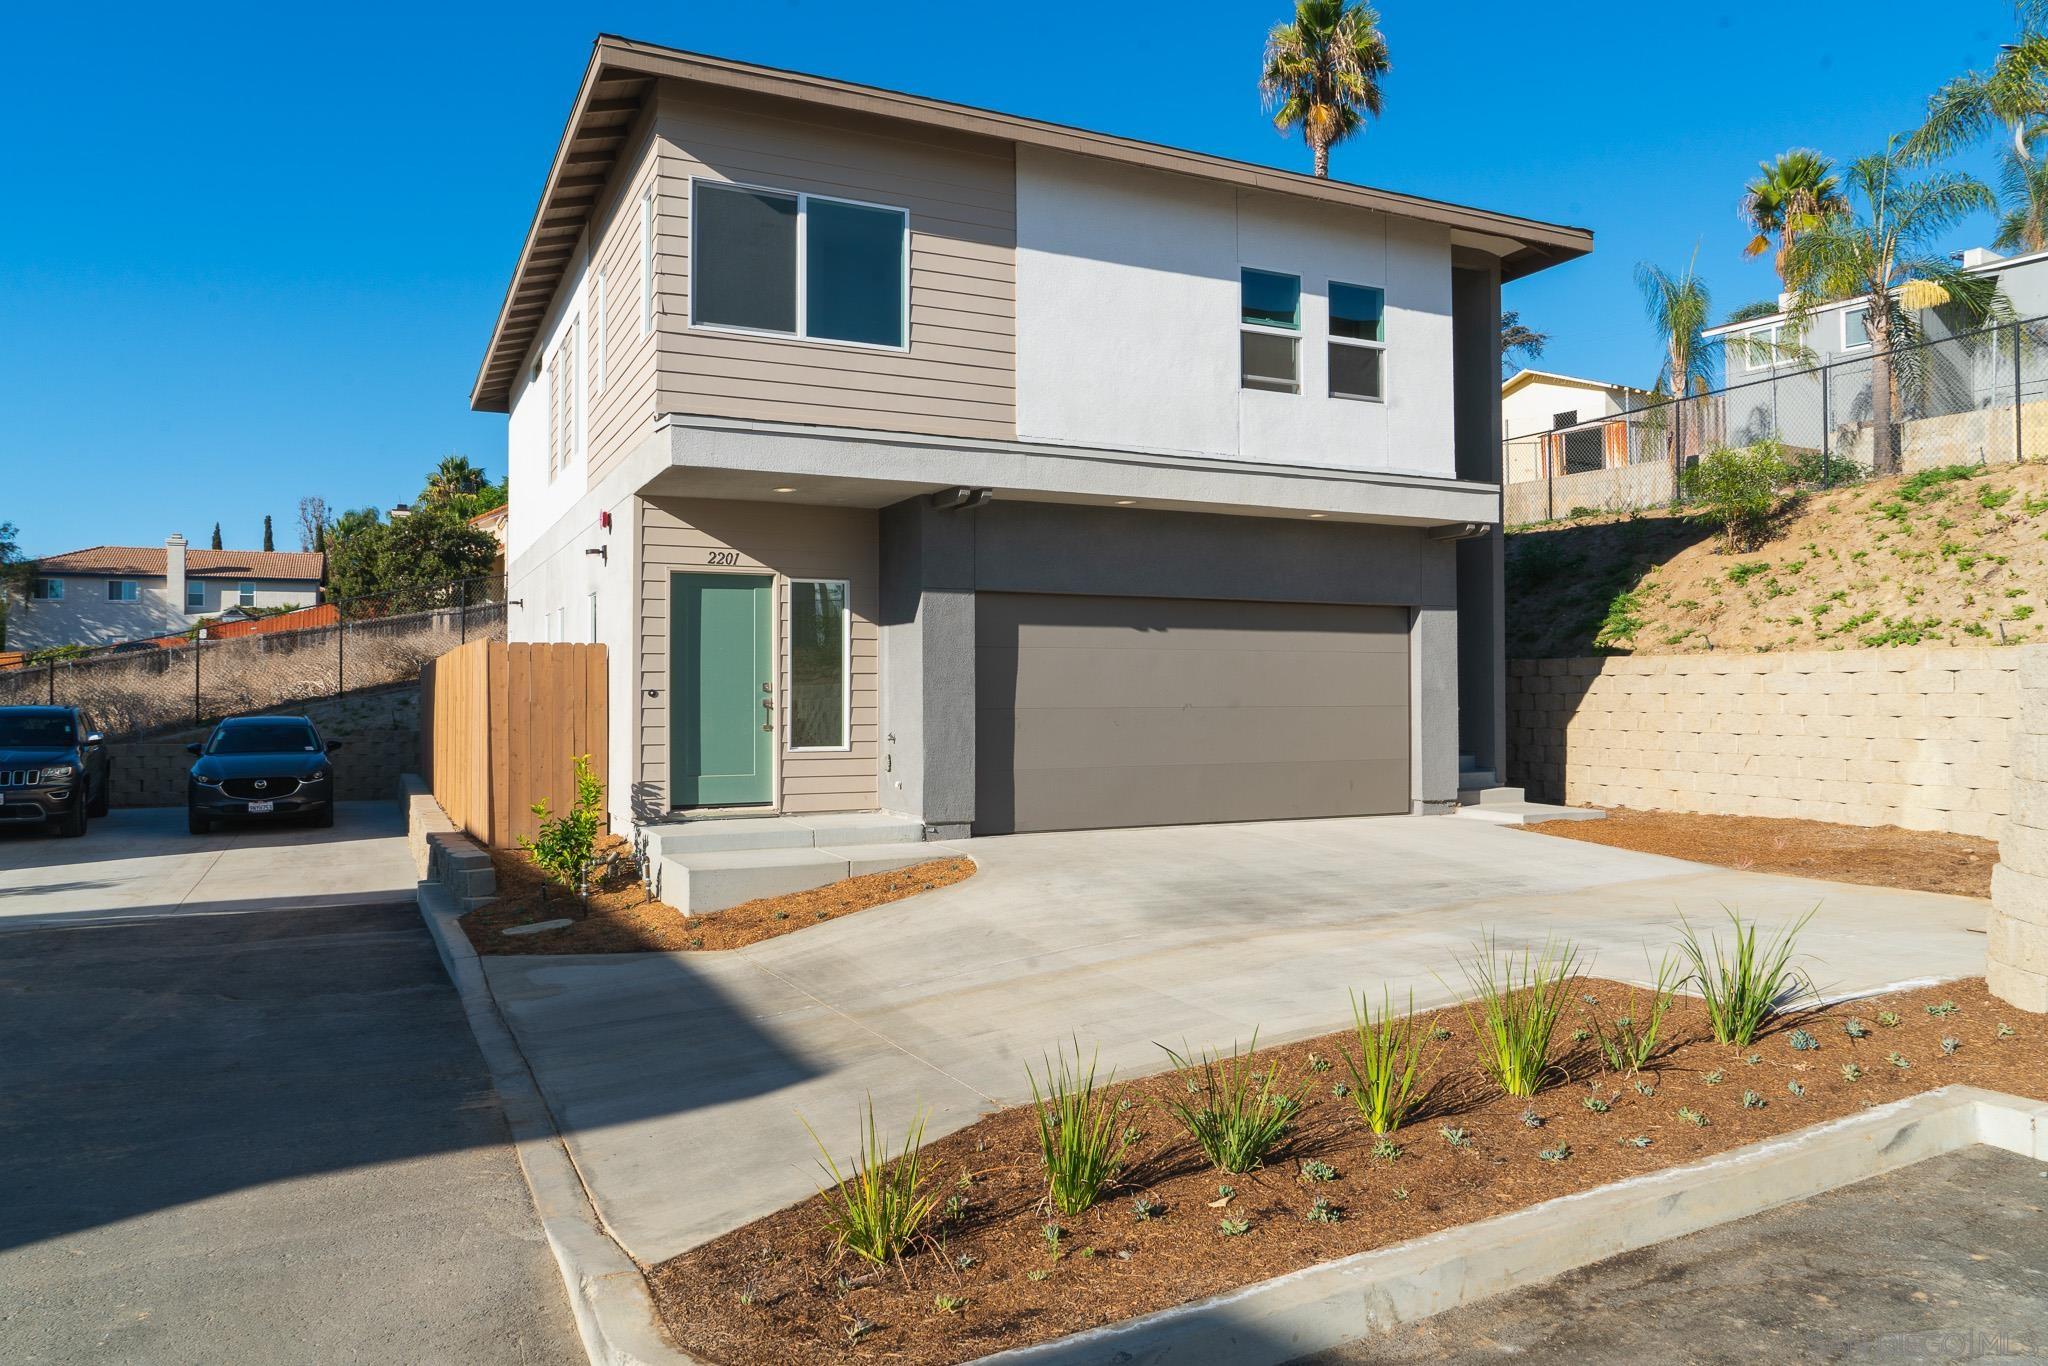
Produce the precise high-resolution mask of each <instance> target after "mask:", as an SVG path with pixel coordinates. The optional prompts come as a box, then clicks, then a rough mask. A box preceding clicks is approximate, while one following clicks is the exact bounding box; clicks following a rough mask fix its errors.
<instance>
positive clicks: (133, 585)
mask: <svg viewBox="0 0 2048 1366" xmlns="http://www.w3.org/2000/svg"><path fill="white" fill-rule="evenodd" d="M123 588H125V589H127V590H128V591H127V592H125V593H123V592H120V591H119V590H120V589H123ZM107 601H108V602H141V601H142V584H141V583H140V582H138V581H137V580H135V579H108V580H107Z"/></svg>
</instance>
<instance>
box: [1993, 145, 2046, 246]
mask: <svg viewBox="0 0 2048 1366" xmlns="http://www.w3.org/2000/svg"><path fill="white" fill-rule="evenodd" d="M1998 204H1999V209H2000V213H1999V216H1998V236H1997V237H1995V238H1993V239H1992V241H1991V245H1992V246H1994V247H2000V248H2003V249H2004V250H2006V251H2048V162H2042V161H2033V160H2022V159H2021V158H2020V157H2019V156H2018V154H2016V153H2014V152H2007V153H2006V154H2005V155H2004V156H2003V157H2002V158H2000V160H1999V167H1998Z"/></svg>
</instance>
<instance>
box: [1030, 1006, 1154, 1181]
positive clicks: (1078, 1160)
mask: <svg viewBox="0 0 2048 1366" xmlns="http://www.w3.org/2000/svg"><path fill="white" fill-rule="evenodd" d="M1024 1075H1025V1077H1026V1078H1027V1079H1028V1080H1029V1081H1030V1083H1031V1103H1032V1108H1033V1110H1034V1111H1035V1113H1036V1114H1037V1117H1038V1153H1039V1157H1040V1159H1041V1160H1043V1161H1044V1163H1045V1183H1046V1195H1045V1198H1046V1201H1047V1203H1048V1204H1050V1205H1051V1206H1052V1208H1053V1210H1054V1211H1055V1212H1057V1213H1060V1214H1079V1213H1080V1212H1081V1211H1082V1210H1085V1209H1087V1208H1088V1207H1089V1206H1091V1205H1093V1204H1094V1203H1095V1202H1096V1200H1097V1199H1099V1198H1100V1197H1101V1195H1102V1192H1103V1189H1104V1188H1105V1187H1107V1186H1108V1185H1109V1183H1110V1182H1112V1181H1114V1180H1115V1179H1116V1174H1117V1170H1118V1169H1119V1168H1120V1167H1121V1166H1122V1165H1123V1151H1124V1148H1125V1147H1127V1146H1129V1145H1128V1143H1125V1142H1119V1141H1118V1139H1117V1136H1116V1134H1115V1132H1114V1131H1115V1128H1116V1111H1115V1108H1114V1107H1113V1106H1112V1105H1111V1104H1110V1102H1109V1097H1107V1096H1105V1095H1103V1094H1102V1091H1103V1090H1106V1089H1108V1087H1109V1086H1110V1085H1111V1084H1112V1083H1113V1082H1115V1080H1116V1073H1114V1072H1111V1073H1110V1074H1109V1076H1108V1077H1106V1078H1104V1079H1103V1081H1102V1084H1101V1087H1100V1088H1098V1087H1097V1085H1096V1081H1095V1058H1093V1057H1091V1058H1089V1059H1088V1070H1087V1071H1085V1072H1084V1071H1082V1070H1081V1041H1080V1040H1079V1039H1078V1038H1077V1039H1075V1040H1074V1058H1073V1062H1072V1064H1071V1065H1069V1063H1068V1061H1067V1052H1066V1050H1065V1049H1064V1048H1062V1049H1061V1050H1060V1056H1059V1065H1058V1067H1057V1068H1055V1067H1054V1065H1053V1060H1052V1059H1051V1058H1047V1059H1046V1060H1045V1085H1044V1086H1043V1088H1041V1087H1040V1086H1039V1081H1038V1074H1037V1073H1036V1072H1034V1071H1032V1070H1031V1067H1030V1065H1029V1064H1028V1063H1027V1064H1026V1065H1025V1068H1024Z"/></svg>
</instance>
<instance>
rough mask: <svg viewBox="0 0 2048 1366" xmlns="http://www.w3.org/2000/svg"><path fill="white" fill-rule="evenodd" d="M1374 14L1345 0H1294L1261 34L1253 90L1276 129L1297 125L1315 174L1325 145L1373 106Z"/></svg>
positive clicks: (1381, 51)
mask: <svg viewBox="0 0 2048 1366" xmlns="http://www.w3.org/2000/svg"><path fill="white" fill-rule="evenodd" d="M1379 23H1380V17H1379V15H1378V14H1376V13H1374V12H1373V11H1372V10H1370V9H1368V8H1367V7H1365V6H1364V5H1356V6H1354V5H1352V4H1351V3H1350V0H1295V4H1294V22H1292V23H1288V24H1275V25H1274V26H1273V29H1272V31H1271V32H1270V33H1268V34H1267V35H1266V69H1265V74H1264V75H1262V76H1260V78H1259V94H1260V95H1261V96H1263V97H1264V99H1265V102H1266V108H1268V109H1272V110H1275V113H1274V115H1273V126H1274V127H1275V128H1278V129H1279V130H1280V131H1281V132H1282V133H1285V132H1287V131H1288V130H1289V129H1292V128H1294V127H1297V126H1299V127H1300V129H1301V136H1302V139H1303V140H1304V141H1305V142H1307V143H1308V146H1309V150H1310V151H1311V152H1312V153H1314V155H1315V170H1316V174H1317V175H1319V176H1323V177H1328V175H1329V174H1330V148H1332V147H1334V146H1335V145H1336V144H1338V143H1340V142H1342V141H1343V140H1344V139H1346V138H1348V137H1350V136H1351V135H1352V134H1354V133H1356V132H1358V131H1359V130H1360V129H1362V128H1364V127H1365V120H1366V117H1367V116H1368V115H1370V116H1372V117H1373V118H1378V117H1379V113H1380V103H1381V99H1380V79H1381V78H1382V77H1383V76H1385V75H1386V74H1387V70H1388V66H1387V39H1386V35H1384V34H1382V33H1381V32H1380V29H1379Z"/></svg>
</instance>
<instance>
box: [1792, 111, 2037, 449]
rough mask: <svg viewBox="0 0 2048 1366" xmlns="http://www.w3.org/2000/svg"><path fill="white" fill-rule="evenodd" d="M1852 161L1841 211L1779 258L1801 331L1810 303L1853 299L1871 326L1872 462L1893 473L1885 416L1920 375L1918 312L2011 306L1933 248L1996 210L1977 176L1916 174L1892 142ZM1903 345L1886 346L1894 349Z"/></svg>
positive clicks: (1980, 315)
mask: <svg viewBox="0 0 2048 1366" xmlns="http://www.w3.org/2000/svg"><path fill="white" fill-rule="evenodd" d="M1896 142H1897V140H1896V139H1894V145H1892V146H1889V147H1887V148H1886V149H1885V150H1884V151H1883V152H1879V153H1874V154H1872V155H1870V156H1866V157H1859V158H1858V159H1857V160H1856V161H1855V162H1853V163H1851V164H1850V166H1849V168H1848V172H1847V177H1846V178H1847V182H1848V187H1849V199H1850V207H1849V209H1848V210H1846V211H1845V212H1842V213H1838V214H1835V215H1833V216H1831V217H1829V218H1827V219H1826V220H1824V221H1822V222H1821V223H1819V224H1816V225H1815V226H1814V227H1812V228H1810V229H1809V230H1807V231H1806V232H1803V233H1801V234H1800V235H1799V238H1798V240H1797V241H1795V242H1794V243H1793V244H1792V248H1791V250H1790V251H1788V252H1787V253H1786V255H1785V265H1786V273H1787V278H1788V281H1789V282H1790V283H1791V285H1792V295H1793V308H1792V321H1793V324H1794V326H1795V327H1796V329H1797V330H1799V331H1801V332H1804V331H1805V330H1807V328H1808V326H1809V325H1810V322H1811V319H1812V315H1813V313H1814V311H1815V310H1816V309H1819V308H1821V307H1823V306H1825V305H1829V304H1836V303H1840V302H1842V301H1844V300H1850V299H1862V300H1863V301H1864V304H1865V306H1866V308H1867V310H1868V320H1867V321H1868V326H1869V330H1870V352H1871V354H1870V409H1871V413H1870V416H1871V426H1872V431H1873V442H1874V444H1873V446H1872V450H1871V467H1872V469H1873V470H1874V471H1875V472H1877V473H1879V474H1890V473H1894V472H1896V471H1897V469H1898V463H1899V462H1898V456H1899V452H1898V432H1897V431H1896V429H1895V426H1894V422H1893V416H1892V415H1893V413H1894V412H1895V411H1896V410H1897V406H1898V394H1899V384H1900V381H1901V379H1902V378H1903V379H1906V380H1911V381H1916V382H1917V381H1920V380H1922V379H1924V378H1925V376H1924V374H1923V371H1924V367H1925V364H1926V361H1925V357H1924V354H1923V352H1922V351H1921V350H1920V349H1919V348H1918V347H1915V346H1913V345H1912V344H1913V343H1917V342H1921V341H1924V340H1926V333H1925V330H1924V329H1923V327H1922V326H1921V322H1920V316H1921V312H1922V310H1924V309H1927V308H1937V307H1943V306H1948V305H1953V306H1955V307H1956V308H1957V309H1959V310H1960V311H1961V312H1962V313H1963V314H1964V315H1966V316H1967V317H1969V318H1970V319H1972V320H1973V321H1976V322H1983V321H1986V320H1989V319H1992V318H2009V317H2011V316H2012V306H2011V305H2010V304H2009V303H2007V302H2006V300H2005V296H2004V295H2003V294H2001V293H2000V292H1999V289H1998V281H1997V279H1996V278H1995V277H1993V276H1989V275H1971V274H1968V273H1966V272H1965V271H1964V270H1963V268H1962V267H1961V266H1960V265H1959V264H1957V263H1956V262H1955V261H1952V260H1950V259H1949V257H1948V255H1947V253H1946V252H1944V251H1941V250H1939V249H1938V248H1939V245H1940V243H1941V242H1942V240H1943V239H1944V237H1945V236H1946V235H1947V233H1948V232H1949V231H1950V230H1951V229H1952V228H1954V227H1956V226H1957V225H1958V224H1960V223H1962V222H1963V221H1964V220H1965V219H1967V218H1968V217H1969V216H1970V215H1971V214H1973V213H1978V212H1995V211H1996V210H1997V207H1998V201H1997V199H1996V198H1995V197H1994V196H1993V195H1992V193H1991V191H1990V189H1988V188H1987V187H1986V186H1985V185H1984V184H1983V182H1981V181H1979V180H1976V179H1974V178H1973V177H1971V176H1968V175H1964V174H1962V173H1961V172H1956V171H1946V172H1938V173H1933V174H1929V175H1925V176H1922V177H1920V178H1918V179H1915V178H1914V177H1913V176H1912V175H1911V174H1910V173H1909V169H1908V168H1909V165H1910V158H1909V155H1908V153H1907V152H1906V151H1905V150H1903V149H1901V148H1899V147H1898V146H1897V145H1896ZM1901 346H1904V347H1907V348H1909V349H1906V350H1901V351H1894V348H1895V347H1901Z"/></svg>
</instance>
